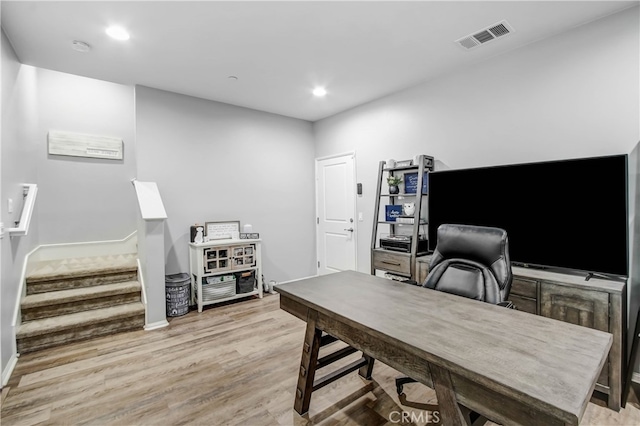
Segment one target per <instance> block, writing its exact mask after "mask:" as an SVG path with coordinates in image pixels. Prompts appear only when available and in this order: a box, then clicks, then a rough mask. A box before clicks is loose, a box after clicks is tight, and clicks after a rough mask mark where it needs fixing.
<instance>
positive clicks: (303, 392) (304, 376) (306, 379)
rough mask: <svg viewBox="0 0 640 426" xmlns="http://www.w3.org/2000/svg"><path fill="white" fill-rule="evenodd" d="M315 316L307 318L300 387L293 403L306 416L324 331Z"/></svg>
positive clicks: (299, 375) (299, 376)
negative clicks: (319, 327)
mask: <svg viewBox="0 0 640 426" xmlns="http://www.w3.org/2000/svg"><path fill="white" fill-rule="evenodd" d="M314 314H315V313H314ZM314 314H312V313H310V314H309V315H308V316H307V332H306V333H305V335H304V343H303V345H302V357H301V360H300V372H299V374H298V386H297V388H296V398H295V401H294V403H293V409H294V410H296V412H297V413H298V414H300V415H304V414H306V413H307V412H308V411H309V403H310V402H311V393H312V392H313V379H314V378H315V375H316V365H317V363H318V351H319V350H320V338H321V337H322V331H320V330H318V329H317V328H316V315H314Z"/></svg>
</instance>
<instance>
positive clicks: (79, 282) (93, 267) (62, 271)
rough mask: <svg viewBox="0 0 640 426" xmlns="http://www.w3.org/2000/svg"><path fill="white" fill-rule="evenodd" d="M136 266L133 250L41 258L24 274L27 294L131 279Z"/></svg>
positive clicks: (135, 274)
mask: <svg viewBox="0 0 640 426" xmlns="http://www.w3.org/2000/svg"><path fill="white" fill-rule="evenodd" d="M137 270H138V265H137V262H136V254H121V255H108V256H95V257H84V258H71V259H60V260H50V261H42V262H38V263H36V264H35V265H34V267H33V268H32V269H31V270H30V272H29V273H28V274H27V280H26V284H27V295H30V294H38V293H45V292H48V291H60V290H69V289H74V288H84V287H91V286H96V285H101V284H105V283H114V282H122V281H135V280H136V279H137Z"/></svg>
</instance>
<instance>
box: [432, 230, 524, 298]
mask: <svg viewBox="0 0 640 426" xmlns="http://www.w3.org/2000/svg"><path fill="white" fill-rule="evenodd" d="M437 234H438V240H437V242H436V249H435V251H434V253H433V256H432V257H431V264H430V266H429V274H428V275H427V278H426V279H425V281H424V284H423V287H427V288H432V289H435V290H439V291H444V292H447V293H453V294H457V295H459V296H465V297H468V298H470V299H476V300H481V301H484V302H488V303H494V304H497V303H500V302H503V301H505V300H506V299H507V298H508V297H509V291H510V290H511V281H512V273H511V262H510V259H509V240H508V238H507V232H506V231H505V230H504V229H500V228H493V227H486V226H472V225H452V224H443V225H440V226H439V227H438V233H437Z"/></svg>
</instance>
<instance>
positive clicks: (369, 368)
mask: <svg viewBox="0 0 640 426" xmlns="http://www.w3.org/2000/svg"><path fill="white" fill-rule="evenodd" d="M362 356H363V358H364V359H366V360H367V364H366V365H363V366H362V367H360V369H359V370H358V374H359V375H360V376H362V377H363V378H365V379H367V380H371V373H373V362H374V361H375V359H374V358H371V357H370V356H369V355H365V354H362Z"/></svg>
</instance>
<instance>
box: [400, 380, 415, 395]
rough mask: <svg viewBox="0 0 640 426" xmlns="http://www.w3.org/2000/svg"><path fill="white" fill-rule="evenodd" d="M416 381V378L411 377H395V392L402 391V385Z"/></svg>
mask: <svg viewBox="0 0 640 426" xmlns="http://www.w3.org/2000/svg"><path fill="white" fill-rule="evenodd" d="M416 382H417V380H415V379H412V378H411V377H406V376H405V377H396V392H398V395H401V394H402V392H403V391H404V385H406V384H407V383H416Z"/></svg>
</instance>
